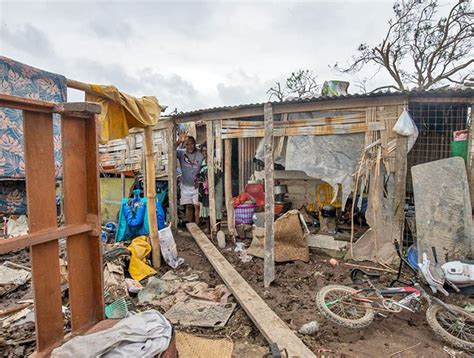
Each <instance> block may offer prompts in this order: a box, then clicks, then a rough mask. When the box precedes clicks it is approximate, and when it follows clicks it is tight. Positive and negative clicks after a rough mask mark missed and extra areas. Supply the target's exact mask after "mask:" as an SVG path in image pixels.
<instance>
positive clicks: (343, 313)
mask: <svg viewBox="0 0 474 358" xmlns="http://www.w3.org/2000/svg"><path fill="white" fill-rule="evenodd" d="M355 292H357V291H356V290H355V289H353V288H351V287H347V286H341V285H328V286H326V287H323V288H322V289H321V290H320V291H319V292H318V295H317V296H316V304H317V306H318V309H319V310H320V311H321V313H322V314H323V315H324V316H325V317H327V318H329V319H330V320H331V321H333V322H335V323H337V324H339V325H341V326H344V327H348V328H363V327H367V326H368V325H370V324H371V323H372V321H373V320H374V310H373V309H372V306H371V304H370V303H368V302H360V301H356V300H354V299H353V294H354V293H355Z"/></svg>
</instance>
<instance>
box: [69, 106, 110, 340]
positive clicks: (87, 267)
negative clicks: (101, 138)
mask: <svg viewBox="0 0 474 358" xmlns="http://www.w3.org/2000/svg"><path fill="white" fill-rule="evenodd" d="M61 129H62V143H63V144H62V153H63V171H64V174H63V177H64V213H65V221H66V224H67V225H72V224H81V223H82V222H84V219H85V218H86V220H89V221H92V220H93V222H91V225H93V226H94V230H95V231H96V234H92V233H81V234H76V235H71V236H69V237H68V239H67V251H68V255H67V256H68V257H67V259H68V274H69V275H68V276H69V302H70V307H71V326H72V333H77V332H79V331H81V330H82V329H84V327H87V326H91V325H93V324H95V323H97V322H99V321H101V320H102V319H103V318H104V302H103V287H102V270H103V267H102V258H101V252H102V244H101V241H100V236H98V235H97V233H98V232H100V231H99V229H100V226H99V225H100V219H99V215H100V214H99V213H100V209H99V189H98V183H99V181H98V180H99V172H98V166H97V153H98V148H97V132H96V120H95V118H94V117H93V116H92V117H91V118H88V119H83V118H77V117H71V116H67V115H65V116H62V121H61Z"/></svg>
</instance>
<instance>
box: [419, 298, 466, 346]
mask: <svg viewBox="0 0 474 358" xmlns="http://www.w3.org/2000/svg"><path fill="white" fill-rule="evenodd" d="M449 308H450V310H452V312H450V311H448V310H447V309H446V308H445V307H443V306H441V305H437V304H433V305H431V306H430V307H429V308H428V309H427V310H426V320H427V321H428V324H429V325H430V327H431V329H432V330H433V332H434V333H435V334H436V335H438V336H439V337H441V338H442V339H443V340H444V341H446V342H447V343H449V344H451V345H452V346H453V347H456V348H460V349H464V350H467V351H469V352H472V351H473V350H474V315H473V314H472V313H469V312H467V311H466V310H463V309H462V308H460V307H457V306H453V305H449Z"/></svg>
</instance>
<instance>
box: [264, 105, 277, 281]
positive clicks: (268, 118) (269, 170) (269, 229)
mask: <svg viewBox="0 0 474 358" xmlns="http://www.w3.org/2000/svg"><path fill="white" fill-rule="evenodd" d="M264 112H265V137H264V138H263V145H264V153H265V154H264V159H265V244H264V249H265V255H264V260H263V267H264V280H263V282H264V286H265V287H269V286H270V283H272V282H273V280H274V279H275V261H274V251H275V242H274V236H273V233H274V231H275V197H274V195H273V187H274V182H273V170H274V164H273V108H272V105H271V103H266V104H265V107H264Z"/></svg>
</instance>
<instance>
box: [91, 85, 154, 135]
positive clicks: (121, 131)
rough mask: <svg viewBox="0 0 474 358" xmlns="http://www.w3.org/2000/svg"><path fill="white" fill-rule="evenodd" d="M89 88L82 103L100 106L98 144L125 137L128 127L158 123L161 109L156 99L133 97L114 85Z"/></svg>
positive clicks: (141, 126) (140, 126)
mask: <svg viewBox="0 0 474 358" xmlns="http://www.w3.org/2000/svg"><path fill="white" fill-rule="evenodd" d="M90 89H91V91H90V92H89V91H87V92H86V101H90V102H97V103H99V104H100V105H101V106H102V112H101V114H100V115H99V141H100V142H101V143H105V142H107V141H109V140H112V139H119V138H123V137H126V136H127V135H128V130H129V129H130V128H134V127H138V128H144V127H146V126H154V125H155V124H156V123H157V122H158V119H159V117H160V113H161V107H160V104H159V103H158V100H157V99H156V97H153V96H144V97H142V98H135V97H133V96H130V95H128V94H126V93H123V92H120V91H119V90H118V89H117V88H116V87H114V86H101V85H90Z"/></svg>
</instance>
